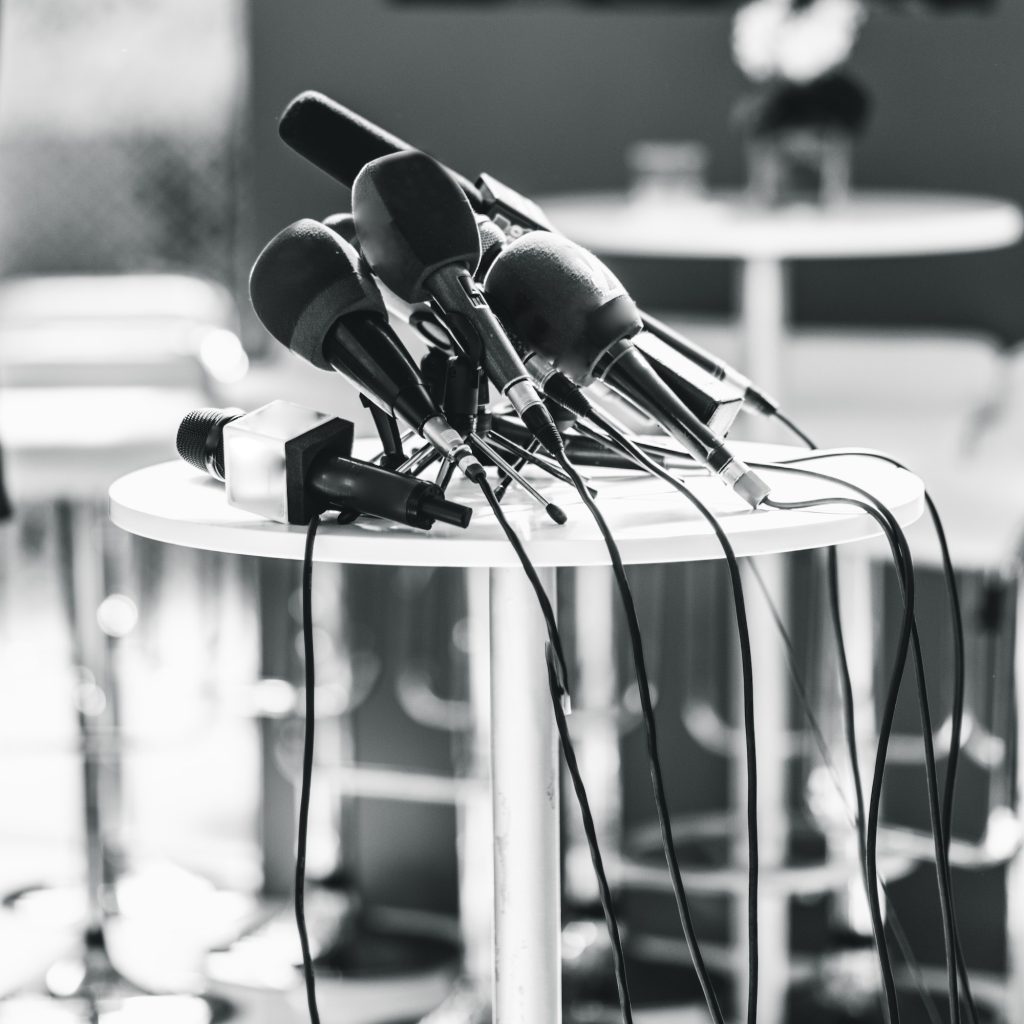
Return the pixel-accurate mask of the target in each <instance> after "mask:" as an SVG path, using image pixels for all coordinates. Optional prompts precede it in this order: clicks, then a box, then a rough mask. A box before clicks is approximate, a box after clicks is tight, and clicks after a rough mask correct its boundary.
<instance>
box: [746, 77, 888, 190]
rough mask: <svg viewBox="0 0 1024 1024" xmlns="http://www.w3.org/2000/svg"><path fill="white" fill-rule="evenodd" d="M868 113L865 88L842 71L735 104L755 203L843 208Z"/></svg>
mask: <svg viewBox="0 0 1024 1024" xmlns="http://www.w3.org/2000/svg"><path fill="white" fill-rule="evenodd" d="M868 110H869V100H868V96H867V93H866V92H865V90H864V89H863V87H862V86H861V85H860V84H859V83H858V82H856V81H854V80H853V79H852V78H850V77H849V76H847V75H845V74H842V73H839V72H835V73H832V74H829V75H825V76H823V77H822V78H819V79H816V80H815V81H813V82H807V83H793V82H783V83H780V82H771V83H768V84H766V85H764V86H762V87H760V88H758V89H757V90H755V91H754V92H751V93H748V94H747V95H746V96H744V97H743V98H742V99H741V100H740V102H739V103H738V104H737V106H736V111H735V122H736V124H737V127H738V128H739V130H740V131H741V132H742V134H743V136H744V138H745V142H746V152H747V182H748V186H747V187H748V191H749V194H750V197H751V198H752V199H753V200H754V201H756V202H758V203H762V204H764V205H766V206H779V205H782V204H785V203H788V202H794V201H801V202H815V203H820V204H822V205H827V204H834V203H840V202H843V201H844V200H845V199H847V198H848V197H849V194H850V179H851V171H850V168H851V164H852V158H853V146H854V141H855V139H856V138H857V136H859V135H860V133H861V132H862V131H863V129H864V126H865V124H866V122H867V117H868Z"/></svg>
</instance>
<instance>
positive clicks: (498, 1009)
mask: <svg viewBox="0 0 1024 1024" xmlns="http://www.w3.org/2000/svg"><path fill="white" fill-rule="evenodd" d="M740 447H741V454H742V455H743V457H745V458H748V459H751V460H759V459H761V458H767V457H782V456H785V455H792V454H793V449H791V448H783V447H781V446H770V447H769V446H763V445H757V446H755V445H747V446H740ZM817 468H822V469H825V470H826V471H828V472H832V473H834V474H836V475H838V476H840V477H841V478H843V479H848V480H850V481H856V482H857V483H859V484H861V485H863V486H865V487H868V488H870V489H871V490H872V491H874V492H875V493H876V494H878V495H879V497H880V498H881V499H882V500H883V501H884V502H885V504H886V505H887V506H888V507H889V508H891V509H892V511H893V513H894V514H895V516H896V517H897V519H898V520H899V521H900V522H902V523H909V522H912V521H913V520H914V519H916V518H917V517H918V516H919V515H920V514H921V511H922V487H921V483H920V481H919V480H918V479H917V478H916V477H913V476H911V475H910V474H908V473H905V472H903V471H901V470H896V469H894V468H893V467H891V466H888V465H886V464H884V463H878V462H876V461H874V460H871V459H864V458H860V457H856V456H836V457H835V458H834V459H830V460H828V461H827V462H826V463H819V464H818V467H817ZM766 475H767V478H768V480H769V482H770V483H772V484H773V485H774V486H775V488H776V494H777V495H778V497H779V498H783V499H785V498H791V499H794V500H796V499H799V498H801V497H810V496H814V495H821V494H823V493H825V492H826V491H828V492H829V493H835V488H834V487H831V488H830V487H825V488H823V485H822V484H820V483H818V482H814V481H808V480H806V479H800V478H797V477H794V476H791V475H785V474H782V473H779V472H777V471H774V470H768V471H766ZM595 485H596V486H597V487H598V490H599V494H598V499H597V500H598V502H599V503H600V504H601V506H602V508H603V510H604V511H605V512H606V513H607V515H608V519H609V521H610V525H611V527H612V530H613V531H614V533H615V535H616V537H617V538H618V539H619V541H620V544H621V552H622V557H623V560H624V561H625V562H626V563H634V564H635V563H641V562H655V561H658V562H665V561H691V560H698V559H708V558H717V557H721V552H720V550H719V549H718V548H717V546H716V544H715V542H714V540H713V535H712V534H711V531H710V529H709V528H708V527H707V526H706V525H705V524H704V522H703V520H701V519H700V518H699V516H698V515H697V514H696V513H695V512H694V511H693V510H692V508H691V507H690V506H689V505H688V504H687V503H686V502H685V500H684V499H683V498H682V496H680V495H678V494H677V493H676V492H674V491H671V490H670V489H669V488H667V487H666V486H664V485H662V484H660V483H659V482H656V481H655V482H650V481H647V480H646V479H644V478H640V477H638V476H636V475H634V474H631V473H613V472H608V473H605V474H602V475H600V476H596V475H595ZM542 486H543V487H545V489H546V490H547V491H548V492H549V495H550V498H551V500H554V501H557V502H558V503H560V504H561V505H562V506H563V507H564V508H565V509H566V511H567V512H568V513H569V523H568V524H567V525H566V526H563V527H558V526H555V525H553V524H552V523H550V522H549V521H548V520H547V519H546V517H544V516H543V514H542V513H540V512H539V511H535V509H534V506H532V505H525V504H516V501H517V499H516V496H515V494H514V492H510V494H509V496H508V502H509V505H508V508H509V511H510V513H511V518H512V521H513V523H514V525H515V526H516V528H517V530H518V531H519V533H520V535H521V536H523V537H524V538H525V540H526V544H527V549H528V551H529V552H530V555H531V557H533V558H535V559H536V561H537V563H538V565H539V566H541V567H542V568H541V569H540V575H541V579H542V581H543V583H544V585H545V587H546V588H547V589H548V592H549V593H550V594H551V595H552V597H553V596H554V583H555V573H554V569H555V567H558V566H579V565H598V564H608V558H607V554H606V552H605V550H604V547H603V544H602V543H601V541H600V538H599V534H598V532H597V530H596V528H595V527H594V526H593V525H592V523H591V522H590V520H589V518H588V517H587V516H586V514H585V511H584V509H583V508H582V506H581V504H580V503H579V502H578V501H577V500H573V498H572V495H571V493H570V492H569V490H568V488H567V487H565V485H562V484H557V483H552V484H550V485H548V484H546V483H545V484H542ZM692 488H693V491H694V493H696V494H697V495H698V496H699V497H700V498H702V499H703V500H704V501H706V502H707V503H708V504H709V506H710V507H711V508H712V510H713V511H715V512H717V513H719V514H720V515H721V516H722V521H723V525H724V527H725V529H726V532H727V533H728V534H729V536H730V538H731V540H732V541H733V543H734V545H735V547H736V550H737V553H738V554H740V555H754V554H760V553H764V552H778V551H794V550H800V549H807V548H814V547H826V546H830V545H833V544H839V543H843V542H846V541H852V540H856V539H859V538H866V537H869V536H873V535H874V534H875V533H876V530H875V527H874V523H873V521H872V520H869V519H868V518H867V517H865V516H863V515H862V514H859V513H857V512H855V511H851V510H843V509H841V508H838V507H836V508H830V509H828V510H820V511H810V512H808V511H805V512H774V511H758V512H752V511H750V510H749V509H746V510H745V509H744V507H743V506H742V505H741V503H740V502H739V499H737V498H736V497H735V495H733V494H732V492H731V491H728V490H727V489H725V488H723V487H722V486H721V485H720V484H719V483H718V482H717V481H716V480H713V479H710V478H708V477H704V476H695V477H694V478H693V479H692ZM449 495H450V496H451V497H453V498H455V499H456V500H465V501H467V502H469V503H472V504H473V505H474V506H475V508H476V511H475V514H474V521H473V523H472V524H471V527H470V529H469V530H467V531H459V530H456V529H454V528H449V527H443V526H438V527H435V529H434V531H433V532H432V533H430V534H424V533H417V532H414V531H410V530H407V529H404V528H397V527H396V528H386V527H371V526H362V525H359V524H355V525H352V526H347V527H341V526H337V525H326V526H324V527H323V528H322V530H321V533H320V535H319V536H318V539H317V546H316V549H315V555H316V558H317V559H318V560H321V561H338V562H353V563H360V564H370V565H410V566H413V565H418V566H463V567H466V568H467V569H469V570H470V571H471V572H472V573H474V574H476V577H475V578H476V581H477V583H476V584H475V585H474V586H473V589H472V591H471V592H472V593H474V594H477V595H488V597H489V600H488V599H484V598H482V597H481V598H480V599H478V600H474V602H473V606H472V607H471V609H470V611H471V615H473V616H475V617H477V620H478V624H479V618H480V617H484V618H485V620H486V621H485V624H484V629H485V630H486V632H484V631H480V632H477V630H476V629H475V628H473V629H471V635H474V636H477V637H480V636H484V635H488V634H489V636H490V642H489V652H490V667H491V685H490V690H491V780H492V783H491V785H492V799H493V808H494V896H495V899H494V926H495V933H494V934H495V943H494V951H495V953H494V956H495V974H494V1020H495V1021H496V1022H497V1024H522V1022H523V1021H544V1022H557V1021H559V1020H560V1019H561V992H560V989H561V977H560V975H561V960H560V955H559V946H560V920H559V916H560V915H559V906H560V878H559V785H558V758H557V749H556V734H555V729H554V723H553V720H552V716H551V710H550V706H549V695H548V687H547V679H546V672H545V667H544V660H543V650H544V642H545V640H546V633H545V631H544V626H543V621H542V619H541V617H540V614H539V612H538V611H537V608H536V602H535V598H534V595H533V592H532V590H531V589H530V587H529V584H528V582H527V580H526V578H525V575H524V574H523V573H522V571H521V570H520V568H519V567H518V562H517V561H516V558H515V555H514V554H513V553H512V551H511V550H510V549H509V547H508V545H507V543H506V542H505V541H504V540H503V539H502V538H501V535H500V532H499V529H498V527H497V525H496V523H495V522H494V521H493V519H492V518H491V517H490V515H489V512H488V511H487V510H486V509H484V508H481V507H480V505H481V502H479V501H477V500H476V499H475V498H474V497H473V494H472V492H471V485H469V484H468V483H467V482H466V481H461V482H459V483H456V484H455V485H454V486H453V487H452V488H451V489H450V491H449ZM110 514H111V518H112V520H113V521H114V523H116V524H117V525H118V526H121V527H123V528H124V529H126V530H129V531H131V532H133V533H138V534H141V535H143V536H146V537H150V538H152V539H155V540H160V541H165V542H167V543H171V544H182V545H186V546H190V547H199V548H204V549H207V550H217V551H229V552H238V553H246V554H252V555H263V556H270V557H277V558H292V559H298V558H301V556H302V549H303V540H304V532H305V531H304V529H303V528H301V527H289V526H282V525H278V524H274V523H269V522H265V521H262V520H259V519H257V518H256V517H255V516H252V515H250V514H248V513H245V512H241V511H238V510H236V509H232V508H230V507H229V506H228V505H227V504H226V502H225V500H224V494H223V490H222V488H221V486H220V485H218V484H217V483H216V482H214V481H212V480H211V479H210V478H208V477H205V476H203V475H201V474H199V473H197V472H195V471H194V470H192V469H190V468H189V467H187V466H185V465H184V464H180V463H167V464H162V465H157V466H153V467H151V468H148V469H144V470H140V471H138V472H135V473H131V474H129V475H128V476H126V477H124V478H122V479H121V480H119V481H117V482H116V483H115V484H114V485H113V486H112V487H111V490H110ZM480 583H482V586H481V585H479V584H480ZM483 604H485V605H486V607H481V605H483ZM766 935H769V933H768V932H767V931H766ZM768 941H769V942H774V941H775V940H774V936H770V935H769V938H768Z"/></svg>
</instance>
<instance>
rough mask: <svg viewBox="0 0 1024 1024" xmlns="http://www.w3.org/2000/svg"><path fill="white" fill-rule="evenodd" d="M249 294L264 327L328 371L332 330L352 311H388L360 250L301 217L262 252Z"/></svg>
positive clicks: (277, 235)
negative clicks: (328, 335) (328, 333)
mask: <svg viewBox="0 0 1024 1024" xmlns="http://www.w3.org/2000/svg"><path fill="white" fill-rule="evenodd" d="M249 297H250V299H251V300H252V306H253V309H254V310H255V311H256V315H257V316H258V317H259V318H260V320H261V321H262V322H263V326H264V327H266V328H267V330H268V331H270V333H271V334H272V335H273V336H274V337H275V338H277V340H278V341H280V342H281V343H282V344H283V345H287V346H288V348H290V349H292V351H293V352H295V353H296V354H297V355H300V356H302V358H303V359H307V360H309V362H311V363H313V365H314V366H318V367H320V368H321V369H323V370H329V369H331V364H330V363H329V362H327V360H326V359H325V357H324V353H323V342H324V335H325V333H326V329H327V328H328V327H329V326H330V325H331V324H333V323H334V322H335V321H336V320H337V319H338V318H339V317H341V316H344V315H346V314H348V313H356V312H360V311H362V312H371V313H379V314H380V315H381V316H382V317H383V316H385V312H384V301H383V299H382V298H381V295H380V290H379V289H378V288H377V285H376V283H375V282H374V280H373V278H372V277H371V276H370V275H369V274H368V273H367V272H366V270H365V268H364V267H363V266H362V265H361V261H360V258H359V254H358V253H357V252H356V251H355V249H353V247H352V246H351V245H349V244H348V243H347V242H345V241H344V239H342V238H340V237H339V236H338V235H337V234H336V233H335V232H333V231H332V230H331V229H330V228H327V227H324V225H323V224H321V223H320V222H319V221H316V220H310V219H306V220H300V221H296V222H295V223H294V224H290V225H289V226H288V227H286V228H285V229H284V230H283V231H279V232H278V233H277V234H276V235H275V236H274V237H273V238H272V239H271V240H270V241H269V242H268V243H267V245H266V247H265V248H264V249H263V251H262V252H261V253H260V254H259V256H257V257H256V262H255V263H254V264H253V268H252V273H251V274H250V275H249Z"/></svg>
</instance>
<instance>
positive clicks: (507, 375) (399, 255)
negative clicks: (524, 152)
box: [352, 151, 563, 454]
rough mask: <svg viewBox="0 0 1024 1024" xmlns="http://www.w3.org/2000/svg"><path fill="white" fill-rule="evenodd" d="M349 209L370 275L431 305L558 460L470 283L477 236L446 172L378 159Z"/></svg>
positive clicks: (526, 382) (532, 395)
mask: <svg viewBox="0 0 1024 1024" xmlns="http://www.w3.org/2000/svg"><path fill="white" fill-rule="evenodd" d="M352 206H353V211H354V216H355V223H356V231H357V232H358V234H359V242H360V246H361V248H362V252H363V255H364V256H365V257H366V260H367V262H368V263H369V265H370V266H371V267H372V269H373V272H374V273H375V274H376V275H377V276H378V277H379V278H380V279H381V280H382V281H383V282H384V283H385V284H386V285H387V286H388V287H389V288H390V289H391V290H392V291H393V292H395V293H396V294H397V295H398V296H399V297H400V298H402V299H404V300H405V301H406V302H423V301H426V300H427V299H430V300H433V302H434V303H435V305H436V307H437V308H438V309H439V310H440V311H441V313H442V315H443V316H444V318H445V321H446V322H447V324H448V326H449V327H450V328H451V330H452V332H453V333H454V334H455V336H456V337H457V338H458V340H459V342H460V344H461V346H462V348H463V350H464V352H465V354H466V355H467V356H468V357H469V358H470V359H472V360H473V361H474V362H476V363H477V364H479V365H481V366H483V368H484V370H485V371H486V372H487V375H488V377H489V378H490V379H491V380H492V381H493V382H494V384H495V385H496V386H497V387H498V389H499V390H500V391H501V392H502V393H503V394H504V395H505V397H506V398H507V399H508V400H509V401H510V402H511V403H512V405H513V407H514V408H515V410H516V412H517V413H518V414H519V417H520V418H521V419H522V421H523V422H524V423H525V424H526V426H527V427H528V428H529V429H530V432H531V433H532V434H533V435H534V437H536V438H537V440H538V441H540V442H541V444H543V445H544V447H545V448H547V449H548V450H549V451H550V452H552V453H553V454H557V453H558V452H560V451H561V450H562V447H563V444H562V439H561V435H560V434H559V433H558V429H557V428H556V427H555V424H554V421H553V420H552V418H551V415H550V413H549V412H548V411H547V409H546V408H545V406H544V403H543V399H542V398H541V396H540V394H539V393H538V392H537V389H536V387H535V386H534V384H533V381H532V380H531V379H530V375H529V373H528V371H527V369H526V367H525V366H524V365H523V361H522V360H521V359H520V358H519V356H518V354H517V353H516V350H515V349H514V348H513V346H512V343H511V341H510V340H509V338H508V336H507V335H506V334H505V330H504V328H503V327H502V325H501V323H500V322H499V321H498V318H497V317H496V316H495V315H494V313H493V312H492V310H491V308H490V306H489V305H488V304H487V300H486V299H485V298H484V294H483V292H482V291H481V290H480V288H479V286H478V285H477V283H476V282H475V281H474V279H473V274H474V273H475V271H476V269H477V267H478V266H479V263H480V256H481V251H480V232H479V230H478V228H477V224H476V219H475V218H474V216H473V211H472V209H471V208H470V205H469V202H468V201H467V199H466V197H465V196H464V195H463V193H462V192H461V191H460V189H459V187H458V185H457V184H456V182H455V181H454V180H453V179H452V177H451V176H450V175H449V174H448V172H447V171H446V170H445V169H444V168H443V167H442V166H441V165H440V164H439V163H437V161H435V160H433V159H432V158H431V157H429V156H427V155H426V154H425V153H420V152H417V151H409V152H404V153H395V154H393V155H392V156H386V157H381V158H380V159H378V160H374V161H372V162H371V163H369V164H367V165H366V166H365V167H364V168H363V169H362V170H361V171H360V172H359V174H358V175H357V177H356V180H355V182H353V185H352Z"/></svg>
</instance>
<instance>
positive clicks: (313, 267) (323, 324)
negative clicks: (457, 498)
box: [249, 220, 483, 476]
mask: <svg viewBox="0 0 1024 1024" xmlns="http://www.w3.org/2000/svg"><path fill="white" fill-rule="evenodd" d="M249 295H250V298H251V300H252V305H253V309H255V311H256V315H257V316H258V317H259V318H260V320H261V321H262V323H263V325H264V326H265V327H266V328H267V330H268V331H270V333H271V334H272V335H273V336H274V337H275V338H276V339H277V340H278V341H280V342H281V344H283V345H285V346H286V347H287V348H290V349H291V350H292V351H293V352H295V353H296V354H297V355H300V356H302V358H303V359H306V360H308V361H309V362H311V363H312V364H313V365H314V366H318V367H320V368H321V369H327V370H337V371H338V372H340V373H342V374H344V375H345V376H346V377H348V378H349V380H351V381H352V382H353V383H354V384H355V385H356V387H357V388H359V390H360V391H362V392H363V393H364V394H365V395H366V396H367V398H369V399H371V400H372V401H373V402H374V403H375V404H376V405H378V406H379V407H380V408H381V409H383V410H384V411H385V412H386V413H388V414H389V415H391V416H394V415H398V416H401V417H402V419H404V420H406V421H407V422H408V423H409V424H410V425H411V426H412V427H413V429H414V430H416V431H417V433H419V434H420V435H421V436H422V437H424V438H425V439H426V440H427V441H428V442H429V443H430V444H432V445H433V446H434V447H435V448H436V449H437V450H438V451H439V452H440V453H441V454H442V455H443V456H444V457H445V458H447V459H450V460H451V461H452V462H454V463H455V464H456V465H457V466H458V467H459V468H460V469H461V470H462V472H463V473H465V474H466V475H467V476H469V475H470V474H472V473H478V472H479V473H482V472H483V467H482V466H480V463H479V462H478V461H477V459H476V457H475V456H474V455H473V453H472V451H471V450H470V448H469V446H468V445H467V444H466V443H465V442H464V441H463V439H462V437H461V436H460V435H459V434H458V433H457V432H456V431H455V430H453V429H452V427H451V426H450V425H449V424H448V422H447V421H446V420H445V418H444V417H443V416H442V414H441V411H440V409H439V408H438V406H437V403H436V402H435V401H434V400H433V398H431V396H430V394H429V393H428V391H427V388H426V385H425V384H424V382H423V378H422V377H421V375H420V372H419V368H418V367H417V366H416V364H415V363H414V362H413V360H412V357H411V356H410V355H409V353H408V352H407V351H406V349H405V347H404V346H403V345H402V343H401V342H400V341H399V340H398V338H397V337H396V336H395V334H394V332H393V331H392V330H391V327H390V325H389V324H388V321H387V315H386V313H385V310H384V302H383V299H382V298H381V295H380V292H379V290H378V289H377V286H376V284H375V283H374V280H373V278H372V277H371V275H370V274H369V272H368V271H367V270H366V268H365V266H364V265H363V264H362V261H361V260H360V257H359V254H358V253H357V252H356V251H355V249H353V248H352V246H350V245H349V244H348V243H347V242H345V241H344V239H342V238H341V237H340V236H339V235H337V234H336V233H335V232H334V231H332V230H331V229H330V228H328V227H325V226H324V225H323V224H321V223H319V221H315V220H300V221H296V223H294V224H291V225H289V226H288V227H286V228H285V229H284V230H283V231H280V232H278V234H277V235H275V236H274V237H273V238H272V239H271V240H270V241H269V242H268V243H267V245H266V247H265V248H264V249H263V251H262V252H261V253H260V254H259V256H258V257H257V258H256V262H255V263H254V264H253V268H252V273H251V275H250V277H249Z"/></svg>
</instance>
